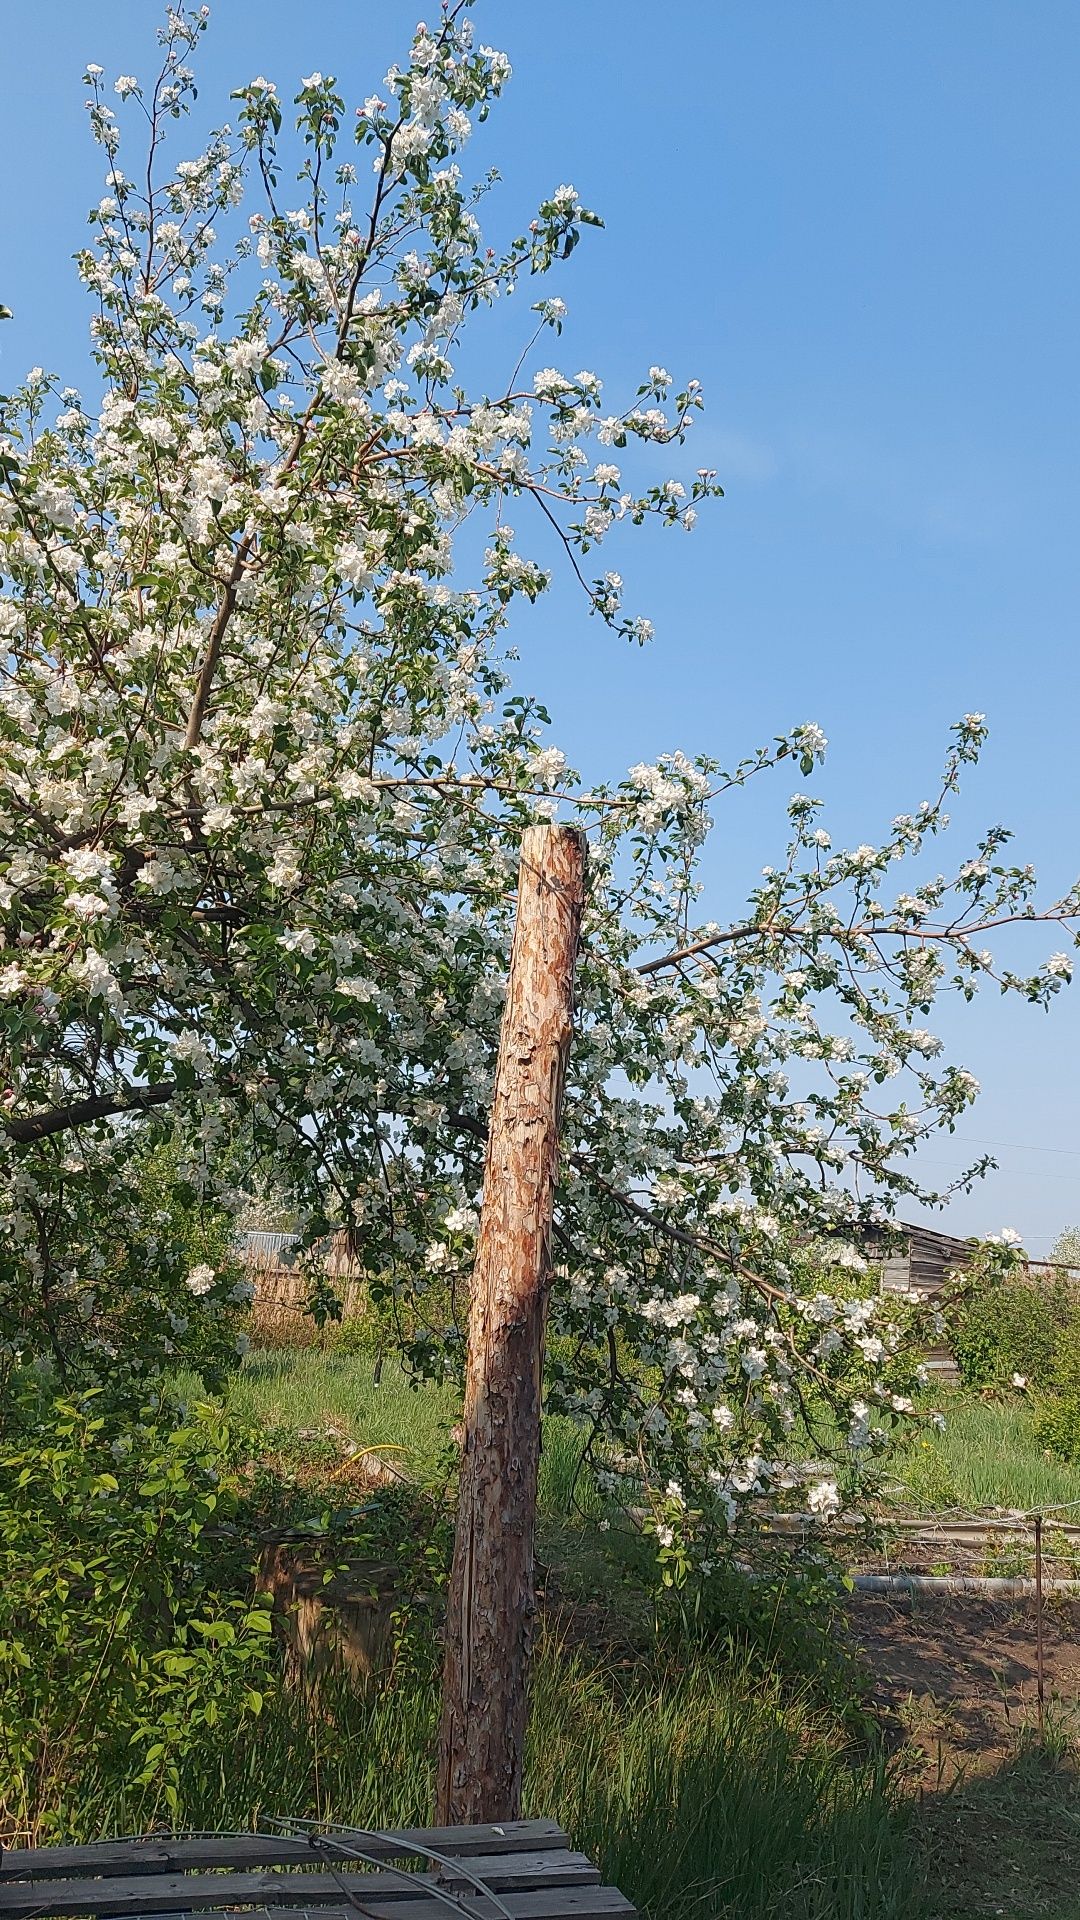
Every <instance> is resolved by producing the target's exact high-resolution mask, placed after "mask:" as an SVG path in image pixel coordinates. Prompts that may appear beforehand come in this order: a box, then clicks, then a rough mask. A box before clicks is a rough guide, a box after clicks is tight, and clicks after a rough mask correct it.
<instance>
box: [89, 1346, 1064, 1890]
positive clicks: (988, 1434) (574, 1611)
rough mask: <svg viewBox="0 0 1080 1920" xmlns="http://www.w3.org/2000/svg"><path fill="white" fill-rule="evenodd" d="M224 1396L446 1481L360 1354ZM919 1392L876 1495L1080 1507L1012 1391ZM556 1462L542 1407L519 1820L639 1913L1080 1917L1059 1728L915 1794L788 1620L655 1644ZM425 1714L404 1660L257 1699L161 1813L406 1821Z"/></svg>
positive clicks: (250, 1379)
mask: <svg viewBox="0 0 1080 1920" xmlns="http://www.w3.org/2000/svg"><path fill="white" fill-rule="evenodd" d="M230 1400H231V1404H232V1406H233V1408H234V1410H235V1411H236V1412H237V1414H238V1415H240V1416H241V1417H243V1418H244V1419H245V1420H246V1421H248V1422H250V1423H251V1424H252V1425H253V1426H254V1427H256V1428H258V1429H260V1430H261V1432H262V1433H263V1435H264V1436H265V1440H266V1445H267V1448H268V1449H269V1450H271V1451H272V1452H275V1453H276V1454H277V1455H278V1456H279V1457H280V1458H281V1459H282V1461H283V1462H285V1463H286V1464H289V1465H295V1464H296V1463H298V1462H302V1461H304V1460H309V1461H310V1460H315V1461H319V1460H321V1461H322V1465H323V1468H328V1467H330V1463H331V1462H332V1461H333V1460H334V1459H337V1458H339V1457H340V1456H341V1454H342V1452H343V1451H345V1452H347V1451H348V1450H349V1449H351V1448H355V1449H359V1450H360V1453H361V1455H364V1454H366V1453H367V1452H368V1450H371V1451H372V1452H374V1453H375V1454H378V1455H379V1456H380V1457H381V1458H383V1459H385V1460H386V1461H389V1462H391V1463H394V1464H397V1465H398V1466H400V1467H401V1468H402V1469H403V1470H404V1471H405V1472H406V1474H407V1475H408V1476H409V1477H410V1478H416V1479H420V1480H425V1479H426V1480H432V1479H440V1480H441V1481H442V1482H445V1476H446V1472H447V1467H446V1461H447V1454H446V1442H447V1439H448V1437H449V1434H450V1429H451V1427H452V1425H453V1423H454V1421H455V1418H456V1416H457V1403H456V1400H455V1396H454V1394H453V1393H452V1392H451V1391H450V1390H449V1389H444V1388H437V1387H433V1386H423V1387H419V1388H417V1387H414V1386H413V1385H412V1384H411V1383H410V1382H409V1380H408V1379H407V1377H406V1376H405V1375H404V1374H403V1373H402V1372H401V1370H400V1369H399V1368H398V1367H397V1366H396V1364H395V1363H393V1362H392V1361H390V1360H387V1361H386V1363H385V1365H384V1367H383V1368H382V1370H381V1373H380V1377H379V1378H378V1380H376V1379H375V1378H374V1377H373V1370H372V1364H371V1361H370V1358H367V1357H364V1356H362V1355H358V1354H348V1353H343V1352H336V1353H335V1352H333V1351H332V1350H330V1351H328V1350H327V1349H326V1348H319V1347H311V1348H306V1349H298V1350H297V1349H294V1350H288V1349H277V1350H270V1351H263V1352H256V1353H254V1354H252V1355H251V1356H249V1358H248V1359H247V1361H246V1362H245V1364H244V1366H243V1368H242V1370H241V1371H240V1373H239V1374H238V1376H237V1378H236V1380H235V1382H234V1384H233V1387H232V1389H231V1393H230ZM941 1404H942V1405H943V1408H944V1411H945V1413H946V1416H947V1425H946V1428H945V1430H944V1432H942V1433H937V1432H935V1431H934V1430H932V1429H930V1428H929V1427H922V1428H920V1430H919V1432H918V1433H917V1434H916V1435H914V1436H913V1437H912V1438H911V1439H910V1440H908V1441H907V1442H905V1443H904V1444H903V1445H902V1446H899V1447H898V1448H897V1452H896V1456H895V1459H894V1461H893V1462H892V1467H893V1470H894V1472H895V1477H896V1483H897V1493H896V1495H895V1499H896V1502H897V1504H898V1505H900V1506H906V1507H908V1508H909V1510H910V1509H911V1508H916V1509H918V1510H921V1511H935V1510H937V1511H940V1510H942V1509H947V1508H952V1507H957V1508H962V1509H968V1510H971V1509H978V1508H981V1507H1005V1508H1023V1509H1031V1508H1035V1507H1041V1508H1043V1509H1044V1510H1046V1509H1052V1508H1053V1507H1055V1506H1058V1505H1060V1504H1063V1503H1068V1502H1071V1501H1074V1500H1080V1468H1072V1467H1069V1466H1067V1465H1066V1464H1064V1463H1062V1462H1058V1461H1054V1460H1052V1459H1047V1457H1046V1456H1045V1454H1044V1452H1043V1450H1042V1449H1041V1448H1039V1447H1038V1446H1037V1445H1036V1443H1035V1440H1034V1438H1033V1434H1032V1427H1031V1419H1030V1414H1029V1412H1028V1410H1027V1408H1026V1407H1025V1406H1024V1404H1023V1403H1022V1402H1016V1403H1008V1404H992V1403H986V1402H979V1401H974V1400H970V1399H967V1398H965V1397H964V1396H963V1395H961V1394H959V1393H951V1394H947V1395H944V1396H942V1397H941ZM579 1455H580V1437H579V1435H578V1433H577V1432H576V1430H575V1429H574V1428H573V1427H572V1426H570V1425H569V1423H566V1422H561V1421H556V1420H551V1421H549V1422H548V1423H547V1427H546V1430H545V1443H544V1454H543V1469H542V1472H543V1481H542V1487H541V1507H542V1527H541V1541H540V1557H541V1561H542V1563H543V1564H542V1569H541V1571H542V1577H543V1578H544V1579H545V1580H546V1581H547V1582H548V1583H549V1595H548V1624H547V1629H546V1636H545V1640H544V1643H543V1645H542V1648H541V1652H540V1654H539V1657H538V1661H537V1665H536V1668H535V1674H534V1688H533V1711H532V1721H531V1732H530V1744H529V1752H528V1759H527V1769H526V1773H527V1791H526V1801H527V1810H528V1811H529V1812H531V1813H537V1814H540V1813H543V1814H548V1815H551V1816H553V1817H556V1818H558V1819H560V1820H561V1821H562V1822H563V1823H564V1824H565V1825H566V1826H567V1827H568V1829H569V1830H570V1831H571V1832H572V1833H573V1836H574V1840H575V1843H576V1844H577V1845H579V1846H581V1847H583V1848H584V1849H585V1850H586V1851H588V1852H590V1853H592V1854H593V1855H594V1856H595V1857H596V1858H597V1860H598V1861H599V1863H600V1864H601V1865H602V1867H603V1869H604V1871H605V1874H606V1875H608V1876H609V1877H610V1878H611V1879H612V1880H613V1881H614V1882H615V1883H616V1884H618V1885H620V1886H622V1887H623V1888H624V1890H625V1891H626V1892H627V1893H628V1894H629V1895H630V1897H631V1898H632V1899H634V1900H635V1901H636V1902H637V1903H638V1904H639V1905H640V1906H641V1907H642V1908H643V1910H645V1911H646V1912H647V1913H648V1914H649V1915H650V1916H655V1917H656V1920H659V1916H660V1915H661V1914H662V1915H664V1916H665V1917H666V1916H667V1915H669V1914H672V1915H674V1914H678V1915H680V1916H683V1915H685V1916H686V1917H687V1920H707V1916H709V1917H712V1916H715V1920H736V1916H738V1920H766V1916H769V1920H772V1917H773V1916H774V1915H775V1914H777V1913H781V1912H782V1913H784V1914H785V1915H789V1916H791V1920H975V1916H976V1915H984V1914H994V1913H998V1912H1001V1913H1007V1914H1010V1915H1012V1916H1014V1920H1036V1916H1043V1920H1080V1897H1077V1896H1075V1894H1074V1891H1073V1889H1074V1887H1075V1884H1076V1873H1075V1872H1074V1867H1075V1866H1077V1865H1080V1812H1078V1811H1077V1809H1078V1807H1080V1783H1078V1780H1077V1777H1076V1775H1075V1773H1074V1771H1073V1755H1074V1752H1075V1751H1076V1743H1074V1742H1073V1741H1072V1740H1071V1739H1070V1740H1068V1741H1066V1742H1065V1745H1064V1746H1063V1747H1062V1749H1061V1751H1060V1753H1058V1752H1055V1754H1053V1755H1051V1756H1047V1755H1045V1754H1040V1755H1035V1756H1032V1755H1031V1753H1030V1752H1029V1751H1027V1749H1026V1747H1024V1744H1023V1742H1022V1741H1021V1742H1018V1746H1017V1752H1016V1754H1015V1756H1014V1757H1012V1758H1010V1759H1009V1760H1008V1762H1007V1763H1006V1764H1004V1765H996V1770H995V1771H994V1772H992V1773H984V1774H983V1775H982V1776H980V1777H979V1778H978V1779H975V1778H972V1779H971V1780H967V1779H965V1778H964V1777H961V1778H960V1779H959V1781H958V1783H956V1784H954V1785H953V1786H952V1787H951V1788H950V1790H949V1792H947V1793H934V1792H926V1793H925V1795H921V1796H920V1800H919V1804H918V1805H917V1806H916V1805H915V1804H914V1803H913V1801H912V1799H911V1797H910V1796H908V1798H907V1799H904V1798H903V1797H902V1796H901V1795H900V1794H899V1792H898V1791H897V1788H896V1786H895V1784H893V1783H891V1782H890V1778H889V1775H888V1772H887V1769H886V1768H885V1766H884V1763H883V1762H882V1760H881V1758H880V1756H877V1757H875V1748H874V1745H873V1743H871V1744H870V1746H869V1747H865V1748H863V1749H861V1750H860V1749H859V1748H857V1747H853V1745H852V1722H851V1720H850V1719H847V1720H845V1718H844V1716H843V1714H842V1712H841V1711H840V1710H839V1695H838V1691H837V1682H836V1677H835V1675H834V1677H833V1679H832V1681H831V1682H826V1683H824V1691H823V1683H822V1682H821V1680H820V1676H819V1675H818V1674H817V1673H816V1672H815V1671H814V1659H813V1657H812V1656H811V1657H810V1658H807V1657H806V1653H805V1649H804V1650H803V1651H802V1652H800V1651H799V1649H798V1647H797V1646H796V1647H795V1650H794V1654H793V1653H792V1646H793V1643H794V1642H796V1641H797V1640H798V1636H799V1632H800V1629H799V1626H798V1622H797V1620H795V1619H794V1616H792V1617H791V1618H788V1617H786V1616H785V1619H784V1620H783V1621H782V1622H781V1623H780V1624H779V1625H778V1626H777V1629H776V1636H777V1641H778V1642H783V1643H784V1644H783V1646H780V1645H777V1647H776V1648H775V1649H773V1648H771V1647H769V1646H765V1647H761V1646H758V1647H756V1648H753V1649H752V1650H751V1652H750V1654H749V1655H747V1656H746V1658H745V1660H744V1655H745V1654H746V1645H745V1641H744V1640H741V1639H739V1637H738V1636H737V1635H736V1636H735V1638H734V1639H732V1637H731V1636H729V1637H728V1639H727V1640H726V1641H725V1640H724V1639H723V1636H722V1635H721V1636H720V1637H719V1638H718V1639H714V1640H713V1642H712V1643H711V1644H706V1643H704V1642H702V1641H701V1640H700V1639H699V1640H698V1641H697V1642H696V1643H695V1642H694V1641H693V1638H692V1637H690V1638H688V1639H687V1640H685V1641H684V1642H683V1643H682V1644H681V1645H679V1646H676V1645H675V1644H674V1642H673V1641H672V1639H671V1636H670V1633H667V1637H665V1633H666V1630H665V1628H664V1627H663V1625H662V1624H659V1625H658V1624H657V1621H656V1620H654V1619H653V1618H652V1616H651V1615H650V1612H649V1607H648V1605H647V1604H645V1605H643V1604H641V1595H640V1592H638V1593H637V1595H636V1599H637V1607H636V1611H635V1609H634V1606H633V1605H631V1604H630V1601H631V1599H632V1598H633V1596H631V1595H630V1592H629V1589H630V1588H631V1587H634V1586H635V1580H634V1577H633V1569H631V1568H627V1569H624V1572H625V1571H629V1572H630V1574H631V1578H630V1580H629V1581H628V1582H627V1584H626V1585H625V1586H624V1588H623V1590H622V1593H621V1594H620V1593H619V1592H618V1568H617V1558H616V1557H613V1556H612V1553H611V1545H612V1543H611V1539H610V1536H606V1537H605V1538H604V1539H603V1540H601V1537H600V1536H599V1535H598V1534H597V1533H596V1530H595V1527H593V1526H590V1524H589V1521H588V1516H587V1514H586V1517H585V1520H584V1522H583V1521H582V1518H581V1516H580V1514H579V1515H578V1516H576V1517H575V1518H573V1519H571V1517H570V1512H569V1509H570V1504H571V1501H570V1495H571V1490H572V1489H573V1490H574V1491H575V1493H576V1494H577V1496H578V1499H579V1501H580V1498H581V1495H582V1493H583V1492H584V1493H585V1495H586V1506H587V1505H588V1498H587V1484H586V1485H585V1486H583V1484H582V1481H581V1480H580V1479H578V1478H577V1470H578V1463H579ZM638 1544H639V1547H640V1544H641V1543H638ZM552 1593H554V1597H555V1606H554V1609H552V1606H551V1595H552ZM563 1603H566V1604H563ZM560 1608H561V1609H562V1610H561V1611H560ZM669 1626H670V1621H669ZM650 1634H651V1635H652V1636H653V1637H652V1639H651V1640H650ZM560 1635H562V1636H563V1637H562V1639H560ZM774 1653H775V1654H777V1655H782V1656H783V1657H781V1658H774ZM827 1658H828V1656H826V1659H827ZM741 1661H742V1662H743V1664H740V1662H741ZM800 1661H802V1666H800ZM793 1675H794V1676H795V1678H794V1681H793ZM800 1675H802V1678H801V1679H800V1677H799V1676H800ZM830 1687H831V1689H832V1692H831V1694H830ZM436 1712H437V1699H436V1687H435V1682H434V1678H433V1676H429V1677H427V1678H418V1677H417V1675H416V1674H415V1673H413V1675H412V1677H411V1678H410V1679H408V1680H406V1681H403V1682H401V1683H399V1684H396V1685H395V1687H394V1688H393V1689H392V1690H391V1691H390V1692H387V1691H385V1690H384V1691H380V1692H376V1693H374V1694H373V1695H372V1696H371V1697H370V1698H367V1699H363V1698H361V1699H357V1698H349V1699H344V1698H343V1699H341V1700H339V1701H337V1702H336V1704H335V1705H334V1706H333V1709H332V1711H329V1712H327V1713H325V1714H324V1715H323V1716H322V1718H318V1717H316V1718H314V1719H309V1718H307V1717H305V1716H304V1715H303V1714H301V1713H298V1712H297V1710H296V1707H295V1705H294V1704H293V1703H290V1702H289V1701H288V1700H286V1701H283V1702H279V1703H278V1704H277V1705H276V1706H275V1707H274V1709H273V1710H272V1712H271V1713H269V1714H268V1715H267V1717H266V1719H265V1720H264V1722H263V1724H262V1726H261V1728H260V1732H259V1737H258V1739H257V1740H256V1741H253V1742H252V1743H251V1745H250V1747H249V1748H248V1749H247V1750H246V1751H245V1752H244V1753H243V1754H239V1755H238V1754H229V1755H225V1756H223V1755H220V1754H216V1753H215V1752H214V1751H213V1750H212V1749H211V1750H209V1751H208V1752H207V1753H206V1754H202V1755H195V1756H193V1758H192V1761H191V1764H190V1766H189V1768H188V1774H187V1777H186V1780H185V1784H184V1794H183V1810H184V1817H185V1818H186V1819H188V1820H190V1821H191V1822H192V1823H194V1824H196V1825H199V1824H226V1825H228V1824H243V1823H246V1822H248V1821H250V1820H251V1819H252V1818H254V1817H257V1816H258V1815H260V1814H265V1813H271V1812H280V1811H281V1810H282V1808H287V1809H288V1810H289V1811H291V1812H295V1813H299V1812H303V1813H305V1814H308V1815H317V1816H323V1817H330V1818H337V1819H340V1820H344V1821H348V1822H350V1823H355V1824H361V1825H373V1824H380V1823H384V1824H391V1823H394V1824H398V1823H400V1824H410V1823H418V1822H421V1821H423V1820H425V1819H426V1818H428V1817H429V1816H430V1807H431V1755H432V1750H433V1735H434V1727H435V1718H436ZM924 1785H925V1781H924ZM145 1817H146V1815H145V1810H140V1809H139V1808H138V1807H137V1806H135V1805H132V1804H130V1803H128V1802H126V1801H123V1800H116V1799H113V1800H112V1801H111V1803H110V1804H109V1805H107V1806H106V1805H104V1804H102V1805H101V1806H100V1807H99V1808H98V1809H97V1810H96V1812H95V1815H94V1821H93V1823H92V1824H96V1826H97V1827H98V1828H99V1829H100V1830H107V1829H108V1828H110V1827H112V1828H114V1829H117V1830H121V1831H122V1830H125V1829H127V1828H135V1827H137V1826H139V1825H140V1824H142V1823H145ZM1074 1843H1075V1844H1074Z"/></svg>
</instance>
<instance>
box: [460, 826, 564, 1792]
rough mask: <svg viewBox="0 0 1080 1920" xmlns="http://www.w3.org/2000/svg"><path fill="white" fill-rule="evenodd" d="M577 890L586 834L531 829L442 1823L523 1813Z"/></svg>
mask: <svg viewBox="0 0 1080 1920" xmlns="http://www.w3.org/2000/svg"><path fill="white" fill-rule="evenodd" d="M584 894H585V839H584V835H583V834H581V833H580V832H579V831H578V830H577V829H576V828H571V827H530V828H529V829H528V830H527V832H526V833H525V836H524V839H523V841H522V849H521V871H520V878H519V883H518V906H517V923H516V926H515V929H514V940H513V948H512V951H511V958H510V977H509V981H508V985H507V996H506V1006H505V1008H504V1011H503V1020H502V1029H501V1032H500V1036H499V1056H498V1062H497V1065H496V1070H495V1088H494V1092H493V1095H492V1106H491V1121H490V1126H489V1130H488V1143H487V1154H486V1159H485V1164H484V1203H483V1211H482V1215H481V1220H480V1231H479V1237H478V1240H477V1248H476V1264H475V1268H474V1272H473V1283H472V1295H471V1300H470V1311H469V1337H468V1357H467V1362H466V1374H465V1410H464V1423H463V1424H464V1437H463V1442H462V1458H461V1479H460V1485H459V1494H458V1517H457V1531H456V1535H455V1541H454V1560H453V1569H452V1572H451V1578H450V1592H449V1597H448V1602H447V1621H446V1642H445V1656H444V1669H443V1710H442V1726H441V1729H440V1735H439V1812H438V1818H439V1820H440V1821H441V1822H443V1823H444V1824H447V1825H450V1824H456V1823H459V1822H460V1823H475V1822H486V1821H493V1820H515V1819H517V1818H519V1817H520V1812H521V1763H522V1749H523V1745H524V1738H525V1716H526V1684H527V1677H528V1663H529V1655H530V1651H531V1647H532V1641H533V1633H534V1624H535V1615H536V1598H535V1594H534V1589H533V1555H534V1537H535V1530H536V1488H537V1476H538V1472H539V1465H540V1420H541V1386H542V1376H543V1361H544V1328H545V1323H546V1319H547V1301H548V1292H549V1289H550V1285H551V1223H552V1214H553V1209H554V1199H555V1186H556V1181H557V1177H558V1162H559V1119H560V1112H561V1107H562V1095H563V1084H564V1080H565V1076H566V1063H567V1058H568V1055H569V1051H570V1037H571V1032H572V1028H573V1007H574V960H575V956H576V953H577V945H578V936H579V931H580V926H581V914H582V907H583V904H584Z"/></svg>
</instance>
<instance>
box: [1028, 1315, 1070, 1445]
mask: <svg viewBox="0 0 1080 1920" xmlns="http://www.w3.org/2000/svg"><path fill="white" fill-rule="evenodd" d="M1051 1385H1052V1387H1053V1391H1052V1392H1051V1393H1047V1394H1043V1395H1041V1396H1040V1398H1039V1402H1038V1405H1037V1408H1036V1413H1035V1423H1034V1430H1035V1438H1036V1440H1037V1441H1038V1443H1039V1445H1040V1446H1041V1447H1048V1448H1049V1449H1050V1451H1051V1452H1052V1453H1057V1454H1060V1455H1061V1457H1062V1459H1063V1460H1073V1461H1080V1313H1078V1312H1077V1311H1076V1310H1075V1309H1074V1310H1073V1312H1072V1313H1071V1314H1070V1316H1069V1318H1068V1319H1067V1320H1066V1321H1065V1322H1064V1324H1063V1325H1062V1327H1061V1328H1060V1329H1059V1332H1058V1337H1057V1342H1056V1345H1055V1349H1054V1368H1053V1378H1052V1381H1051Z"/></svg>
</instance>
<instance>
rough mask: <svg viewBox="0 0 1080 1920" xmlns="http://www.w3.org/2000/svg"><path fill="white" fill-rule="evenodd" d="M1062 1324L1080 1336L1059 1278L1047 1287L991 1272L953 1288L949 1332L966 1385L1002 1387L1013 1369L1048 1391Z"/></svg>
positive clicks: (1073, 1310)
mask: <svg viewBox="0 0 1080 1920" xmlns="http://www.w3.org/2000/svg"><path fill="white" fill-rule="evenodd" d="M1065 1328H1069V1329H1071V1336H1070V1337H1072V1338H1073V1339H1075V1338H1078V1337H1080V1314H1078V1311H1077V1307H1076V1304H1075V1302H1074V1300H1073V1297H1072V1294H1071V1292H1070V1289H1069V1288H1068V1286H1067V1285H1066V1284H1065V1283H1064V1282H1055V1283H1054V1284H1053V1285H1051V1286H1048V1287H1046V1286H1036V1285H1034V1284H1032V1282H1030V1281H1027V1280H1018V1279H1012V1278H1011V1277H999V1276H996V1275H992V1276H981V1277H980V1278H978V1279H977V1280H975V1281H973V1282H972V1283H971V1284H970V1285H968V1284H964V1285H963V1286H962V1287H961V1288H960V1289H959V1290H958V1294H957V1296H956V1299H955V1301H954V1303H953V1305H952V1307H951V1309H950V1312H949V1320H948V1337H949V1344H950V1346H951V1348H952V1351H953V1354H954V1355H955V1358H956V1364H957V1366H958V1367H959V1369H960V1377H961V1379H962V1380H963V1383H964V1385H965V1386H966V1387H973V1388H976V1389H981V1388H985V1387H1007V1386H1008V1385H1009V1384H1010V1383H1011V1381H1012V1378H1013V1375H1014V1374H1017V1373H1018V1374H1020V1375H1021V1376H1022V1377H1023V1379H1024V1380H1025V1381H1026V1382H1027V1384H1028V1385H1029V1386H1030V1387H1032V1388H1034V1389H1042V1390H1043V1391H1047V1390H1051V1389H1052V1388H1053V1387H1054V1386H1055V1385H1056V1374H1057V1365H1058V1360H1059V1356H1060V1352H1061V1344H1060V1341H1059V1334H1060V1333H1062V1332H1063V1330H1064V1329H1065Z"/></svg>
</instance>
